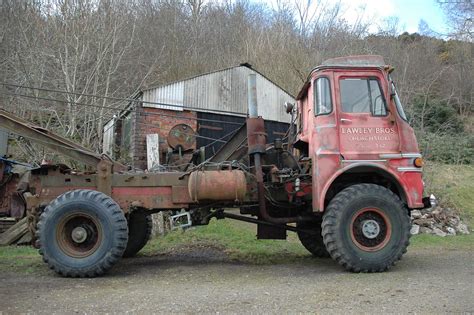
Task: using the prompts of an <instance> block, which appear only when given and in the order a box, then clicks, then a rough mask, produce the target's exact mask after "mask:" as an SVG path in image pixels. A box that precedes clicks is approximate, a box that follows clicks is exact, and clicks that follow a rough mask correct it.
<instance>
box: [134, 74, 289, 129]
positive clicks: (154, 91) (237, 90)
mask: <svg viewBox="0 0 474 315" xmlns="http://www.w3.org/2000/svg"><path fill="white" fill-rule="evenodd" d="M251 73H256V74H257V102H258V106H259V115H261V116H262V117H263V118H264V119H267V120H273V121H282V122H289V120H290V116H289V115H288V114H286V112H285V109H284V108H283V104H284V103H285V102H294V101H295V99H294V98H293V97H292V96H291V95H290V94H289V93H287V92H286V91H284V90H283V89H281V88H280V87H279V86H278V85H276V84H275V83H273V82H272V81H270V80H269V79H268V78H266V77H265V76H264V75H262V74H261V73H259V72H258V71H256V70H254V69H252V68H250V67H248V66H247V65H242V66H237V67H232V68H226V69H223V70H219V71H214V72H210V73H206V74H202V75H198V76H195V77H192V78H188V79H185V80H182V81H178V82H174V83H170V84H167V85H163V86H159V87H154V88H150V89H146V90H144V91H143V100H144V101H147V102H156V103H162V105H161V104H146V103H145V104H143V106H144V107H155V108H163V109H170V110H182V109H183V108H182V106H184V107H185V108H186V107H190V108H193V110H196V111H201V112H214V111H228V112H235V113H237V114H241V115H242V116H245V115H246V113H247V78H248V75H249V74H251ZM173 105H176V106H173Z"/></svg>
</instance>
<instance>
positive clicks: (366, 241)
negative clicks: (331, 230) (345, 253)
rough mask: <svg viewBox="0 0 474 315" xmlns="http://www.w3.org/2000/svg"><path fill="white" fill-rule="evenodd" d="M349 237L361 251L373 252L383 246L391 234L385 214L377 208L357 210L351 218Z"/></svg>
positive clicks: (390, 227)
mask: <svg viewBox="0 0 474 315" xmlns="http://www.w3.org/2000/svg"><path fill="white" fill-rule="evenodd" d="M350 233H351V239H352V241H353V242H354V244H355V245H356V246H357V247H358V248H360V249H362V250H363V251H368V252H373V251H378V250H380V249H382V248H384V247H385V246H386V245H387V243H388V241H389V240H390V236H391V234H392V226H391V224H390V220H389V218H388V217H387V215H386V214H385V213H384V212H383V211H382V210H380V209H378V208H363V209H360V210H358V211H357V212H356V213H355V214H354V216H353V217H352V220H351V225H350Z"/></svg>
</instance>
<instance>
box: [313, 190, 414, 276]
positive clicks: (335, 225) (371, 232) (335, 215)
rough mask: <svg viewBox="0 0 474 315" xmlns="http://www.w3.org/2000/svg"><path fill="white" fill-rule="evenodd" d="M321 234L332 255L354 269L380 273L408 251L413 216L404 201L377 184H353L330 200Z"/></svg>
mask: <svg viewBox="0 0 474 315" xmlns="http://www.w3.org/2000/svg"><path fill="white" fill-rule="evenodd" d="M322 235H323V240H324V244H325V245H326V248H327V250H328V252H329V254H330V255H331V257H332V258H333V259H334V260H336V261H337V262H338V263H339V264H340V265H342V266H343V267H344V268H345V269H347V270H349V271H353V272H381V271H386V270H388V269H389V268H390V267H392V266H393V265H394V264H395V263H396V262H397V261H398V260H400V259H401V258H402V255H403V254H404V253H406V250H407V247H408V244H409V238H410V217H409V216H408V210H407V209H406V207H405V206H404V205H403V203H402V202H401V200H400V199H399V198H398V197H397V196H396V195H395V194H394V193H393V192H392V191H390V190H388V189H387V188H384V187H382V186H378V185H374V184H358V185H354V186H350V187H348V188H346V189H344V190H343V191H341V192H340V193H338V194H337V195H336V196H335V197H334V198H333V199H332V200H331V202H330V203H329V205H328V207H327V209H326V213H325V214H324V217H323V223H322Z"/></svg>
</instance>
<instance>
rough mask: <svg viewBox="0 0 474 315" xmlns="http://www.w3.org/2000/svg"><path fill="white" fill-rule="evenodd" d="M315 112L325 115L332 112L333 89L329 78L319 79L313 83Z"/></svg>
mask: <svg viewBox="0 0 474 315" xmlns="http://www.w3.org/2000/svg"><path fill="white" fill-rule="evenodd" d="M313 92H314V93H313V94H314V112H315V113H316V115H325V114H329V113H331V112H332V100H331V87H330V85H329V79H328V78H324V77H321V78H318V79H316V80H315V81H314V83H313Z"/></svg>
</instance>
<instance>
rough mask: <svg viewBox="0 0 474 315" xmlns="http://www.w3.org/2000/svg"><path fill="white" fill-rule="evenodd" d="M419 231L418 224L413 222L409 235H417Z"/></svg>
mask: <svg viewBox="0 0 474 315" xmlns="http://www.w3.org/2000/svg"><path fill="white" fill-rule="evenodd" d="M419 233H420V226H419V225H418V224H413V225H412V226H411V229H410V234H411V235H418V234H419Z"/></svg>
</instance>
